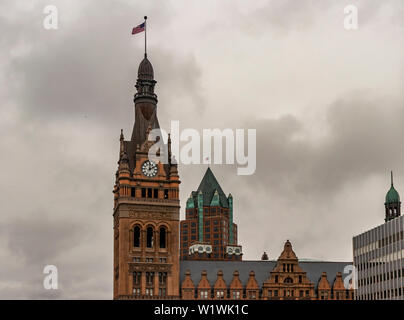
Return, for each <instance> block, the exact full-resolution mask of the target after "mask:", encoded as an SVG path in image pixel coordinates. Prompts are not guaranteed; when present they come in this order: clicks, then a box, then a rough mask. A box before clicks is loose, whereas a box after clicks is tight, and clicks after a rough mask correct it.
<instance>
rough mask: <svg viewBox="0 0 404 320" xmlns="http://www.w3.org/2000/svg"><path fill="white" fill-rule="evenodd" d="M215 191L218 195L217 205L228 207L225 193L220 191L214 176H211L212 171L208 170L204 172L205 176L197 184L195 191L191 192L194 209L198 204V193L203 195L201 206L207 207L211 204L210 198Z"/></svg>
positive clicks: (220, 188)
mask: <svg viewBox="0 0 404 320" xmlns="http://www.w3.org/2000/svg"><path fill="white" fill-rule="evenodd" d="M215 191H217V193H218V195H219V204H220V206H222V207H224V208H228V207H229V202H228V200H227V197H226V195H225V193H224V192H223V190H222V187H221V186H220V184H219V182H217V180H216V177H215V175H214V174H213V172H212V170H211V169H210V168H208V169H207V170H206V172H205V175H204V176H203V178H202V181H201V183H200V184H199V187H198V190H197V191H192V197H193V199H194V204H195V207H197V204H198V193H199V192H202V194H203V205H204V206H206V207H208V206H210V204H211V202H212V198H213V196H214V194H215Z"/></svg>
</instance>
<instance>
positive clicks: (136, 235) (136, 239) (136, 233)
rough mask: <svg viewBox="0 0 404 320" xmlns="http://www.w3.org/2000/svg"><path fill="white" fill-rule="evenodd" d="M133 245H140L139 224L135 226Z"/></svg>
mask: <svg viewBox="0 0 404 320" xmlns="http://www.w3.org/2000/svg"><path fill="white" fill-rule="evenodd" d="M133 246H134V247H140V228H139V227H138V226H136V227H134V228H133Z"/></svg>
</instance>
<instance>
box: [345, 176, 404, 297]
mask: <svg viewBox="0 0 404 320" xmlns="http://www.w3.org/2000/svg"><path fill="white" fill-rule="evenodd" d="M384 205H385V209H386V212H385V223H383V224H382V225H379V226H377V227H376V228H373V229H371V230H369V231H366V232H364V233H362V234H360V235H358V236H356V237H354V238H353V254H354V265H355V267H356V271H357V274H356V275H357V276H356V279H355V285H356V289H357V290H356V295H355V298H356V299H357V300H384V299H387V300H404V216H401V202H400V196H399V194H398V192H397V190H396V189H395V188H394V185H393V174H392V176H391V187H390V189H389V191H388V192H387V194H386V201H385V204H384Z"/></svg>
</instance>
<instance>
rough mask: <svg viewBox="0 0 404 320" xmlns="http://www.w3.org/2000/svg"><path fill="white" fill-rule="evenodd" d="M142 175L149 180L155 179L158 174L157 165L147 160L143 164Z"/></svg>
mask: <svg viewBox="0 0 404 320" xmlns="http://www.w3.org/2000/svg"><path fill="white" fill-rule="evenodd" d="M142 173H143V174H144V175H145V176H146V177H149V178H152V177H154V176H155V175H156V174H157V164H155V163H154V162H153V161H150V160H147V161H145V162H143V165H142Z"/></svg>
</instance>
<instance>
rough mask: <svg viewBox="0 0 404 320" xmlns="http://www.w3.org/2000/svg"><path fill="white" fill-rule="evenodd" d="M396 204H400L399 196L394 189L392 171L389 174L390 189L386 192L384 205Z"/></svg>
mask: <svg viewBox="0 0 404 320" xmlns="http://www.w3.org/2000/svg"><path fill="white" fill-rule="evenodd" d="M398 202H400V195H399V194H398V192H397V190H396V189H394V185H393V171H392V172H391V187H390V190H389V191H387V194H386V204H389V203H398Z"/></svg>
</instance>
